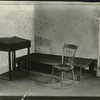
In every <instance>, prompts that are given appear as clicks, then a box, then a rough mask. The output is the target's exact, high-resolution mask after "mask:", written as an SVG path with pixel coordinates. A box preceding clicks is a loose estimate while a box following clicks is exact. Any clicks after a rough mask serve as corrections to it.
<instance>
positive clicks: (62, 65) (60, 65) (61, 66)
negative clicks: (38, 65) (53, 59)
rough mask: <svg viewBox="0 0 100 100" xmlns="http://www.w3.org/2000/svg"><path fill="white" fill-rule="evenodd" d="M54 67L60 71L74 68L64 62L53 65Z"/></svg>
mask: <svg viewBox="0 0 100 100" xmlns="http://www.w3.org/2000/svg"><path fill="white" fill-rule="evenodd" d="M52 67H53V68H54V69H57V70H59V71H68V70H72V68H73V67H71V66H70V65H64V64H59V65H53V66H52Z"/></svg>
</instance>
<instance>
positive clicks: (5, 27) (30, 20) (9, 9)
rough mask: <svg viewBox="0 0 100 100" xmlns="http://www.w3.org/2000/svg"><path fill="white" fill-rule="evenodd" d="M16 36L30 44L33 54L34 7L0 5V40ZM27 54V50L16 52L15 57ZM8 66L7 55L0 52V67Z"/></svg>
mask: <svg viewBox="0 0 100 100" xmlns="http://www.w3.org/2000/svg"><path fill="white" fill-rule="evenodd" d="M12 36H18V37H21V38H24V39H29V40H31V42H32V45H31V52H34V6H32V5H31V6H29V5H0V38H1V37H12ZM24 54H27V49H23V50H18V51H17V56H21V55H24ZM6 65H8V53H7V52H2V51H0V67H2V66H6Z"/></svg>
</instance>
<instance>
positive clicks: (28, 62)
mask: <svg viewBox="0 0 100 100" xmlns="http://www.w3.org/2000/svg"><path fill="white" fill-rule="evenodd" d="M27 68H28V72H30V48H29V47H28V55H27Z"/></svg>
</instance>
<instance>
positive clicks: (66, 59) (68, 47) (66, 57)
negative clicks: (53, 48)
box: [62, 43, 78, 66]
mask: <svg viewBox="0 0 100 100" xmlns="http://www.w3.org/2000/svg"><path fill="white" fill-rule="evenodd" d="M77 48H78V46H76V45H73V44H66V43H65V44H64V46H63V50H62V64H70V65H71V66H72V65H73V63H74V58H75V53H76V50H77Z"/></svg>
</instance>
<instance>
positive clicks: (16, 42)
mask: <svg viewBox="0 0 100 100" xmlns="http://www.w3.org/2000/svg"><path fill="white" fill-rule="evenodd" d="M30 46H31V41H30V40H27V39H23V38H20V37H17V36H14V37H4V38H0V50H1V51H9V50H10V51H13V50H18V49H23V48H26V47H30Z"/></svg>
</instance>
